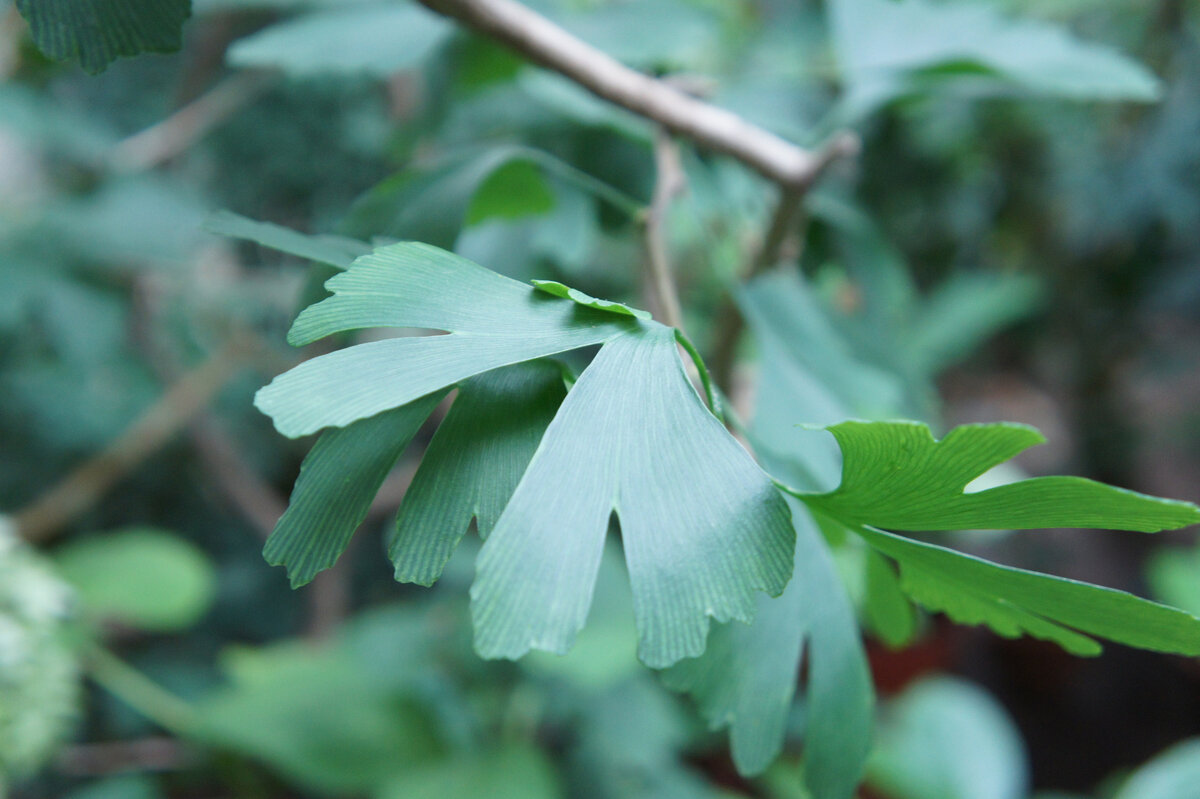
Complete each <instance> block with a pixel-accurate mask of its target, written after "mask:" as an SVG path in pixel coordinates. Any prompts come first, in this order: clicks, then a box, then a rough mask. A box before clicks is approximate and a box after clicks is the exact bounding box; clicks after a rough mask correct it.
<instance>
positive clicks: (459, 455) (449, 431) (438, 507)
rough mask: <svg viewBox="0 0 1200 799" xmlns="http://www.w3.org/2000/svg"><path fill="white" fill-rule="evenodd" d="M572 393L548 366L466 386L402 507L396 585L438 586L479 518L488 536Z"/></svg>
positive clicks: (499, 373)
mask: <svg viewBox="0 0 1200 799" xmlns="http://www.w3.org/2000/svg"><path fill="white" fill-rule="evenodd" d="M566 393H567V392H566V386H565V384H564V383H563V374H562V370H561V368H560V367H559V366H558V365H557V364H554V363H551V362H549V361H530V362H528V363H520V364H515V365H513V366H506V367H504V368H503V369H496V370H494V371H491V372H487V373H485V374H482V375H479V376H478V377H473V378H471V379H470V380H468V381H466V382H465V383H463V384H462V386H461V387H460V388H459V390H458V397H457V398H455V400H454V404H453V405H451V406H450V412H449V413H448V414H447V415H446V418H445V419H443V420H442V423H441V424H440V425H439V426H438V429H437V433H435V434H434V436H433V440H432V441H430V442H429V446H428V447H427V448H426V450H425V455H424V457H423V458H422V460H421V466H420V468H419V469H417V473H416V476H415V477H414V478H413V481H412V485H411V486H409V489H408V491H407V492H405V494H404V503H403V504H402V505H401V506H400V514H399V516H398V517H397V519H396V530H395V534H394V536H393V537H392V539H391V541H390V543H389V546H388V555H389V556H390V557H391V559H392V562H393V563H394V564H395V566H396V579H397V580H399V581H401V582H406V583H418V584H420V585H432V584H433V583H434V582H435V581H436V580H437V579H438V578H439V577H441V574H442V569H443V568H444V567H445V565H446V562H447V561H448V560H449V559H450V556H451V555H452V554H453V553H454V549H455V547H457V546H458V542H459V541H460V540H462V537H463V534H464V533H466V531H467V527H468V526H469V525H470V523H471V519H472V518H474V519H475V520H476V524H477V526H478V529H479V535H480V537H482V538H487V536H488V534H489V533H490V532H491V531H492V528H493V527H494V526H495V524H496V520H497V519H498V518H499V517H500V513H501V511H503V510H504V506H505V505H506V504H507V503H508V499H509V497H511V496H512V492H513V490H514V489H515V488H516V487H517V483H518V482H519V481H520V480H521V475H523V474H524V473H525V467H526V466H528V465H529V460H530V458H532V457H533V453H534V450H536V449H537V445H538V442H539V441H541V439H542V434H543V433H545V432H546V426H547V425H549V424H550V420H551V419H553V418H554V414H555V412H556V411H557V410H558V406H559V403H561V402H562V399H563V397H564V396H565V395H566Z"/></svg>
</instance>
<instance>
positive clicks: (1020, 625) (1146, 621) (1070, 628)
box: [855, 527, 1200, 655]
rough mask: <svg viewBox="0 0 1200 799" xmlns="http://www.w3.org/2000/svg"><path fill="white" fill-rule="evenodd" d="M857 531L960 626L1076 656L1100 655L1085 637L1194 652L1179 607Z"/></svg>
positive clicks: (1198, 649)
mask: <svg viewBox="0 0 1200 799" xmlns="http://www.w3.org/2000/svg"><path fill="white" fill-rule="evenodd" d="M855 531H856V532H857V533H858V534H859V535H860V536H862V537H863V538H864V539H866V541H867V543H868V544H870V545H871V546H872V547H874V548H875V549H876V550H878V551H879V552H881V553H883V554H884V555H886V556H888V557H889V558H891V559H892V560H894V561H895V562H896V565H898V566H899V567H900V581H901V585H902V587H903V588H904V591H905V592H906V593H907V594H908V595H909V596H911V597H912V598H913V599H914V600H915V601H916V602H917V603H918V604H920V605H923V606H924V607H926V608H928V609H929V610H934V611H942V612H944V613H946V615H948V616H949V617H950V618H952V619H954V620H955V621H957V622H960V623H962V624H986V625H987V626H988V627H990V628H991V629H992V630H994V631H995V632H996V633H998V634H1000V635H1003V636H1005V637H1007V638H1015V637H1017V636H1019V635H1022V634H1028V635H1032V636H1033V637H1034V638H1041V639H1043V640H1046V641H1053V642H1055V643H1057V644H1058V645H1059V646H1061V647H1062V648H1063V649H1065V650H1067V651H1068V652H1071V653H1072V654H1076V655H1096V654H1099V653H1100V645H1099V644H1098V643H1097V642H1096V641H1094V640H1093V639H1091V638H1089V637H1088V636H1089V635H1094V636H1097V637H1099V638H1107V639H1109V640H1111V641H1115V642H1117V643H1120V644H1126V645H1128V646H1136V647H1141V648H1142V649H1153V650H1156V651H1159V652H1174V653H1178V654H1183V655H1198V654H1200V619H1197V618H1196V617H1195V616H1192V615H1191V614H1188V613H1184V612H1183V611H1182V610H1176V609H1175V608H1171V607H1167V606H1166V605H1159V604H1157V603H1154V602H1150V601H1148V600H1145V599H1141V598H1140V597H1136V596H1134V595H1133V594H1127V593H1125V592H1123V591H1115V590H1113V589H1111V588H1102V587H1100V586H1095V585H1089V584H1087V583H1080V582H1076V581H1074V580H1068V579H1065V578H1062V577H1053V576H1050V575H1047V574H1038V573H1037V572H1030V571H1025V570H1023V569H1014V568H1011V567H1009V566H1001V565H999V564H996V563H989V562H988V561H986V560H981V559H979V558H976V557H972V556H971V555H964V554H962V553H960V552H955V551H953V550H951V549H946V548H944V547H939V546H934V545H933V544H925V543H922V542H920V541H914V540H913V539H910V538H904V537H902V536H898V535H893V534H892V533H887V532H884V531H882V530H873V529H871V528H869V527H856V528H855ZM1084 633H1086V635H1085V634H1084Z"/></svg>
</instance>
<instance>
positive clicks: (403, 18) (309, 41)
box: [228, 3, 454, 77]
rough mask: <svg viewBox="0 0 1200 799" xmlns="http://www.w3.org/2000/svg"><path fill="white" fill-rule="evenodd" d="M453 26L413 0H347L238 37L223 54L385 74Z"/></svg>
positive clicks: (266, 63) (420, 54) (305, 69)
mask: <svg viewBox="0 0 1200 799" xmlns="http://www.w3.org/2000/svg"><path fill="white" fill-rule="evenodd" d="M453 30H454V28H453V26H452V25H451V24H450V23H449V22H447V21H446V20H444V19H442V18H441V17H439V16H437V15H436V14H434V13H432V12H430V11H427V10H425V9H424V8H422V7H421V6H419V5H417V4H416V3H387V4H383V5H366V6H363V5H358V4H348V5H347V6H346V7H341V8H330V9H321V10H317V11H313V12H311V13H308V14H305V15H303V16H300V17H296V18H294V19H289V20H286V21H284V22H280V23H278V24H276V25H272V26H271V27H269V28H267V29H266V30H263V31H260V32H258V33H255V34H252V35H250V36H247V37H245V38H243V39H239V40H238V41H237V42H235V43H234V44H233V46H231V47H230V48H229V54H228V59H229V63H230V64H232V65H233V66H236V67H273V68H276V69H281V70H283V71H284V72H287V73H288V74H291V75H295V76H311V75H318V74H323V73H350V74H368V75H373V76H376V77H387V76H388V75H391V74H393V73H396V72H399V71H400V70H403V69H410V68H412V67H415V66H417V65H419V64H420V63H421V62H422V61H423V60H424V59H425V58H426V57H428V56H429V55H430V54H431V53H432V52H433V51H434V50H436V49H437V48H438V47H439V46H440V45H441V44H442V42H444V41H445V40H446V39H447V38H448V37H449V36H450V34H451V33H452V32H453Z"/></svg>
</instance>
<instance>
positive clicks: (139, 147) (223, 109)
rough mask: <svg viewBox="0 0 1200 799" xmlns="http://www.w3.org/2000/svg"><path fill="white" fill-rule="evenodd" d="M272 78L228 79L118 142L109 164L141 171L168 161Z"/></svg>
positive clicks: (247, 75) (254, 75)
mask: <svg viewBox="0 0 1200 799" xmlns="http://www.w3.org/2000/svg"><path fill="white" fill-rule="evenodd" d="M273 80H274V78H273V77H272V76H271V75H269V74H268V73H263V72H243V73H240V74H238V75H235V76H233V77H231V78H227V79H226V80H224V81H222V82H221V83H218V84H217V85H216V86H215V87H213V88H212V89H210V90H209V91H208V92H206V93H205V94H202V95H201V96H200V97H197V98H196V99H195V100H193V101H192V102H190V103H188V104H187V105H185V106H184V107H183V108H180V109H179V110H178V111H176V112H175V113H173V114H171V116H169V117H167V118H166V119H164V120H163V121H161V122H159V123H157V124H155V125H151V126H150V127H148V128H146V129H145V130H143V131H141V132H140V133H135V134H133V135H132V136H130V137H129V138H127V139H124V140H122V141H120V142H118V143H117V144H116V146H115V147H113V148H112V150H111V151H110V152H109V153H108V164H109V166H110V167H111V168H112V169H114V170H116V171H118V172H140V171H143V170H146V169H151V168H153V167H156V166H158V165H159V164H162V163H165V162H166V161H170V160H171V159H172V158H174V157H175V156H177V155H179V154H180V153H182V152H183V151H184V150H186V149H188V148H189V147H191V146H192V145H193V144H195V143H196V142H197V141H199V140H200V139H202V138H204V137H205V136H206V135H207V134H208V132H209V131H211V130H212V129H213V128H215V127H216V126H217V125H219V124H221V123H222V122H224V121H225V120H226V119H228V118H229V117H230V116H232V115H233V114H234V113H235V112H237V111H238V110H239V109H240V108H242V107H243V106H244V105H246V104H247V103H249V102H250V101H252V100H253V99H254V98H256V97H257V96H258V95H259V94H260V93H262V91H263V90H264V89H266V88H267V87H268V86H269V85H270V84H271V82H272V81H273Z"/></svg>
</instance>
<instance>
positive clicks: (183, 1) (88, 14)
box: [17, 0, 192, 74]
mask: <svg viewBox="0 0 1200 799" xmlns="http://www.w3.org/2000/svg"><path fill="white" fill-rule="evenodd" d="M17 10H18V11H20V12H21V16H23V17H25V19H26V21H28V23H29V31H30V33H31V34H32V35H33V41H34V42H35V43H36V44H37V46H38V49H39V50H41V51H42V52H43V53H45V54H46V55H47V56H49V57H50V58H52V59H54V60H56V61H66V60H69V59H76V60H78V61H79V65H80V66H82V67H83V68H84V70H86V71H87V72H91V73H93V74H95V73H97V72H101V71H103V70H104V68H105V67H107V66H108V65H109V64H110V63H112V62H113V61H115V60H116V59H118V58H120V57H121V56H135V55H138V54H139V53H170V52H174V51H176V50H178V49H179V47H180V44H182V40H183V32H182V31H183V23H184V21H185V20H186V19H187V18H188V17H189V16H190V15H191V13H192V4H191V0H17Z"/></svg>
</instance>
